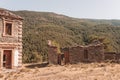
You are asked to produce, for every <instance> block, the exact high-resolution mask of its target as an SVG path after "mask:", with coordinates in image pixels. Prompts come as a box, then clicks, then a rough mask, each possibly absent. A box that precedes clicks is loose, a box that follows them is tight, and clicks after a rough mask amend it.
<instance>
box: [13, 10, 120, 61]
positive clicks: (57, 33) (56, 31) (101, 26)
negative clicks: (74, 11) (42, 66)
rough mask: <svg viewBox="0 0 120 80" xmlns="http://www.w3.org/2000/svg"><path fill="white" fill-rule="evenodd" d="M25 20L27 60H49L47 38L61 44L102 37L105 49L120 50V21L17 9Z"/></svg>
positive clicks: (24, 33) (83, 41)
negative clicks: (79, 17)
mask: <svg viewBox="0 0 120 80" xmlns="http://www.w3.org/2000/svg"><path fill="white" fill-rule="evenodd" d="M14 13H16V14H18V15H20V16H22V17H23V18H24V21H23V62H36V61H44V60H47V52H48V51H47V40H52V41H56V42H57V43H59V44H60V46H61V47H66V46H75V45H87V44H90V43H91V42H92V41H93V40H96V39H98V40H102V42H103V43H104V44H105V51H115V52H120V35H119V34H120V27H119V26H120V21H119V20H95V19H77V18H71V17H68V16H64V15H59V14H55V13H50V12H33V11H16V12H14Z"/></svg>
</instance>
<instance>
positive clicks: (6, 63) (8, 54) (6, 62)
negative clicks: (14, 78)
mask: <svg viewBox="0 0 120 80" xmlns="http://www.w3.org/2000/svg"><path fill="white" fill-rule="evenodd" d="M3 67H4V68H7V69H11V68H12V50H4V51H3Z"/></svg>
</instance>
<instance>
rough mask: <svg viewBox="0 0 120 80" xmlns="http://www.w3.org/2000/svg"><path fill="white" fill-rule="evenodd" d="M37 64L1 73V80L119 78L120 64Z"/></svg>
mask: <svg viewBox="0 0 120 80" xmlns="http://www.w3.org/2000/svg"><path fill="white" fill-rule="evenodd" d="M39 65H40V64H38V65H37V66H35V65H32V67H30V66H27V68H26V67H25V68H23V69H21V70H19V71H17V72H10V73H7V75H5V74H3V75H4V79H3V77H2V78H1V80H120V64H113V63H111V64H109V63H100V64H98V63H91V64H74V65H66V66H53V65H52V66H46V67H44V66H39Z"/></svg>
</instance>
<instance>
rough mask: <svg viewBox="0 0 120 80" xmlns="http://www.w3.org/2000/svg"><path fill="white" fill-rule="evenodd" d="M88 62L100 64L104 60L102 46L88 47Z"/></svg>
mask: <svg viewBox="0 0 120 80" xmlns="http://www.w3.org/2000/svg"><path fill="white" fill-rule="evenodd" d="M87 50H88V61H90V62H101V61H103V60H104V47H103V46H102V45H93V46H88V47H87Z"/></svg>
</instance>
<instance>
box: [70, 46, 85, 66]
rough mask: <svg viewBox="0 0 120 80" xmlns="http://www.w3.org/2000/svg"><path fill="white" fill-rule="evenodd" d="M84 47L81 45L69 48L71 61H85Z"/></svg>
mask: <svg viewBox="0 0 120 80" xmlns="http://www.w3.org/2000/svg"><path fill="white" fill-rule="evenodd" d="M83 53H84V48H83V47H81V46H77V47H71V48H69V60H70V63H71V64H73V63H78V62H82V61H84V54H83Z"/></svg>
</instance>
